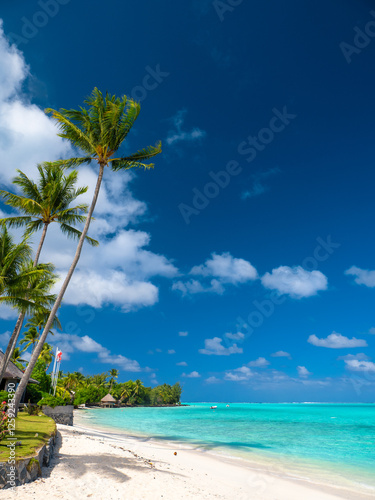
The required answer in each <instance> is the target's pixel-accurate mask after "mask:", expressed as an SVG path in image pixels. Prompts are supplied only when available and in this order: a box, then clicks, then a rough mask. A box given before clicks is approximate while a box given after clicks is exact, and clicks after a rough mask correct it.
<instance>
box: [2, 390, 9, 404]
mask: <svg viewBox="0 0 375 500" xmlns="http://www.w3.org/2000/svg"><path fill="white" fill-rule="evenodd" d="M2 401H6V402H8V391H0V403H1V402H2Z"/></svg>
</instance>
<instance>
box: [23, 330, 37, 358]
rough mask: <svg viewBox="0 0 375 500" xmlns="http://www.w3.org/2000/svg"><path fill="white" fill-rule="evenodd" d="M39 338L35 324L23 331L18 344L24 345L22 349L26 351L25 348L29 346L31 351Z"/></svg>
mask: <svg viewBox="0 0 375 500" xmlns="http://www.w3.org/2000/svg"><path fill="white" fill-rule="evenodd" d="M38 340H39V332H38V330H37V329H36V328H35V326H32V327H31V328H29V329H28V330H27V332H25V333H24V335H23V339H22V340H20V346H21V345H24V346H25V347H24V348H23V351H27V349H28V348H29V347H30V346H31V352H33V350H34V348H35V346H36V344H37V343H38Z"/></svg>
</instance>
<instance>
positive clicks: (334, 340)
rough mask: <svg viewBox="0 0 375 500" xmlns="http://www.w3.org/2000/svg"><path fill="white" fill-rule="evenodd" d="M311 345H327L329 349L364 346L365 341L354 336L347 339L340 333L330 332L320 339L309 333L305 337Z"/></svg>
mask: <svg viewBox="0 0 375 500" xmlns="http://www.w3.org/2000/svg"><path fill="white" fill-rule="evenodd" d="M307 342H309V343H310V344H312V345H315V346H317V347H328V348H329V349H343V348H347V347H366V346H367V342H366V341H365V340H362V339H356V338H355V337H353V338H351V339H349V338H348V337H344V336H343V335H341V333H336V332H332V333H331V335H328V337H327V338H325V339H320V338H318V337H317V336H316V335H310V337H309V338H308V339H307Z"/></svg>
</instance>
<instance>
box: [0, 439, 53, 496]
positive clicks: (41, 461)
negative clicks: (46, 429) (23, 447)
mask: <svg viewBox="0 0 375 500" xmlns="http://www.w3.org/2000/svg"><path fill="white" fill-rule="evenodd" d="M55 444H56V434H54V435H53V436H51V437H50V438H49V440H48V442H47V443H46V444H45V445H44V446H42V447H41V448H40V449H39V450H38V451H37V452H36V454H35V455H34V456H33V457H29V458H23V459H21V460H17V461H16V463H15V464H9V463H8V462H0V490H1V489H6V488H12V487H14V486H20V485H22V484H25V483H31V482H32V481H35V479H37V478H38V477H41V475H42V467H43V466H45V467H48V466H49V464H50V460H51V458H52V457H53V454H54V451H55Z"/></svg>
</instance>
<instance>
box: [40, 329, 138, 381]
mask: <svg viewBox="0 0 375 500" xmlns="http://www.w3.org/2000/svg"><path fill="white" fill-rule="evenodd" d="M48 342H49V343H50V344H52V345H54V346H58V347H59V349H60V350H61V351H62V353H63V354H62V359H63V360H64V359H65V360H67V359H70V357H69V354H72V353H74V352H77V351H79V352H88V353H96V354H97V355H98V358H97V360H98V361H99V362H101V363H108V364H111V365H114V366H116V367H118V368H120V369H122V370H124V371H131V372H139V371H141V367H140V366H139V363H138V361H135V360H133V359H129V358H127V357H125V356H123V355H122V354H111V351H110V350H109V349H107V348H106V347H104V346H102V345H101V344H99V343H98V342H96V340H94V339H93V338H91V337H89V336H88V335H83V336H82V337H80V336H79V335H75V334H70V333H60V332H56V333H55V334H54V335H53V336H51V337H50V338H49V340H48Z"/></svg>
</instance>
